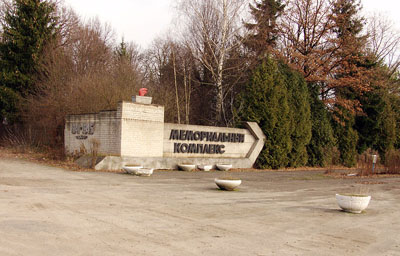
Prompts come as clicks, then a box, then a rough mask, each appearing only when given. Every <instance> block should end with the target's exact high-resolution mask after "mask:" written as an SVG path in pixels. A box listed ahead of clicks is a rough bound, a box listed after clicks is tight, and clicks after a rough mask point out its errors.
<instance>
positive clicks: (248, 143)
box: [163, 123, 255, 158]
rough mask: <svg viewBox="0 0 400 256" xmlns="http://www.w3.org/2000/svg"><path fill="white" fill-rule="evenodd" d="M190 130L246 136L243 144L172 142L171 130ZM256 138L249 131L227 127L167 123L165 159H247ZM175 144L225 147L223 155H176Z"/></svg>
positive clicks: (165, 126)
mask: <svg viewBox="0 0 400 256" xmlns="http://www.w3.org/2000/svg"><path fill="white" fill-rule="evenodd" d="M173 129H174V130H186V131H188V130H190V131H199V132H217V133H234V134H244V142H243V143H238V142H235V143H232V142H209V141H206V140H203V141H188V140H170V135H171V130H173ZM254 142H255V138H254V136H253V135H252V134H251V133H250V132H249V131H248V130H247V129H237V128H226V127H213V126H199V125H182V124H181V125H180V124H170V123H166V124H165V125H164V146H163V147H164V149H163V151H164V157H176V158H187V157H190V158H195V157H196V158H197V157H198V158H245V157H247V154H248V153H249V151H250V149H251V147H252V146H253V145H254ZM174 143H186V144H192V143H195V144H215V145H224V146H225V147H224V149H223V150H224V151H225V152H224V153H223V154H195V153H174Z"/></svg>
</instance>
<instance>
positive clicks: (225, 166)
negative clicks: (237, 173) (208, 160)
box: [217, 164, 232, 171]
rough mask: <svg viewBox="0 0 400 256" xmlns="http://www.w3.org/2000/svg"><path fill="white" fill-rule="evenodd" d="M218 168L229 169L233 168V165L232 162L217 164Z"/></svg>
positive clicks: (221, 169)
mask: <svg viewBox="0 0 400 256" xmlns="http://www.w3.org/2000/svg"><path fill="white" fill-rule="evenodd" d="M217 168H218V169H219V170H220V171H228V170H229V169H231V168H232V165H231V164H217Z"/></svg>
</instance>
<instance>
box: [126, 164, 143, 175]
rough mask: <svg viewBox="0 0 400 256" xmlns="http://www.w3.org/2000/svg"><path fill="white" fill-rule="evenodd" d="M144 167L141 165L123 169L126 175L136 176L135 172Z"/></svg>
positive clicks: (128, 166) (127, 166)
mask: <svg viewBox="0 0 400 256" xmlns="http://www.w3.org/2000/svg"><path fill="white" fill-rule="evenodd" d="M142 168H143V166H141V165H125V166H124V167H122V169H124V170H125V171H126V173H129V174H135V172H136V171H137V170H139V169H142Z"/></svg>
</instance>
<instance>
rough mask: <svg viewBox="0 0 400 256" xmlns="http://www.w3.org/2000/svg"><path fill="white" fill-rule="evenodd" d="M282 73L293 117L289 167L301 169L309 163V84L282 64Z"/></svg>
mask: <svg viewBox="0 0 400 256" xmlns="http://www.w3.org/2000/svg"><path fill="white" fill-rule="evenodd" d="M279 69H280V71H281V72H282V74H283V77H284V78H285V83H286V88H287V91H288V103H289V109H290V113H291V115H290V117H291V132H290V134H291V136H290V137H291V141H292V145H293V146H292V151H291V152H290V153H289V166H290V167H299V166H304V165H306V163H307V159H308V156H307V149H306V146H307V145H308V144H309V142H310V140H311V112H310V99H309V92H308V87H307V83H306V81H305V80H304V78H303V76H302V75H301V74H300V73H298V72H296V71H293V70H291V69H290V68H289V67H288V66H287V65H285V64H281V65H280V68H279Z"/></svg>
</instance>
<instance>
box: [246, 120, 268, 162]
mask: <svg viewBox="0 0 400 256" xmlns="http://www.w3.org/2000/svg"><path fill="white" fill-rule="evenodd" d="M246 128H247V129H248V130H249V132H250V133H251V135H253V136H254V138H255V142H254V144H253V145H252V146H251V148H250V150H249V153H247V158H248V159H249V160H250V162H251V163H252V165H253V164H254V163H255V162H256V160H257V157H258V155H259V154H260V153H261V150H262V149H263V147H264V141H265V139H266V137H265V134H264V133H263V131H262V130H261V128H260V126H258V124H257V123H256V122H246Z"/></svg>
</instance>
